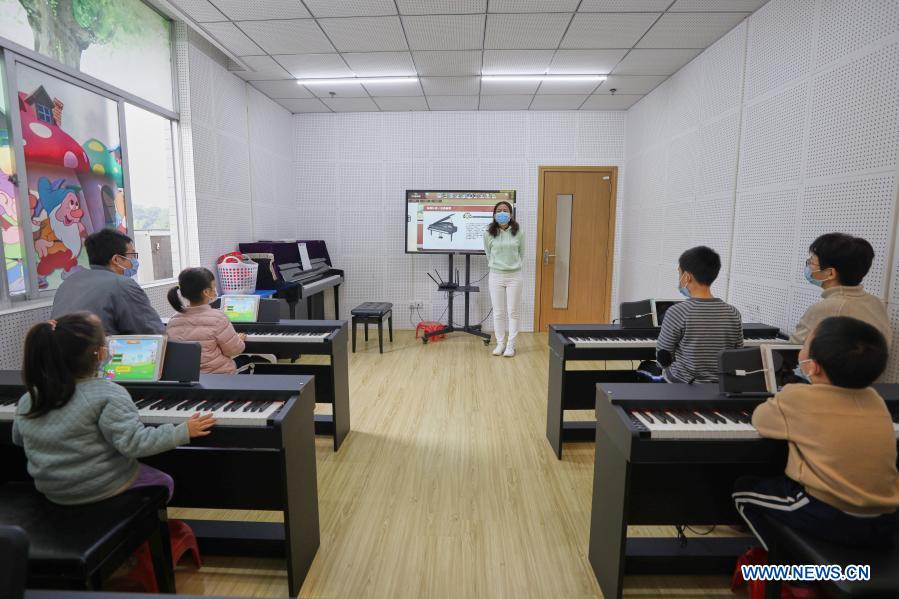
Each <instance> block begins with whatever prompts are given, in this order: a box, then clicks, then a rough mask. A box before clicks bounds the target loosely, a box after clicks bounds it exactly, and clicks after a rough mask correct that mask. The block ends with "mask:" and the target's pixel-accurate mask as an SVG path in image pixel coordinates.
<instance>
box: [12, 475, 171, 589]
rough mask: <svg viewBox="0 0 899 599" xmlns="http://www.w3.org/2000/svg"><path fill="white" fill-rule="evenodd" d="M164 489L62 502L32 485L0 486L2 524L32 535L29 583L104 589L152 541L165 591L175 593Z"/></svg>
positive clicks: (158, 576)
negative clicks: (93, 500) (87, 501)
mask: <svg viewBox="0 0 899 599" xmlns="http://www.w3.org/2000/svg"><path fill="white" fill-rule="evenodd" d="M167 499H168V490H167V489H166V488H165V487H144V488H141V489H135V490H133V491H126V492H125V493H122V494H120V495H116V496H115V497H110V498H109V499H105V500H103V501H100V502H97V503H90V504H85V505H72V506H66V505H57V504H55V503H53V502H51V501H50V500H48V499H47V498H45V497H44V496H43V495H42V494H41V493H40V492H38V491H37V490H36V489H35V488H34V485H33V484H31V483H6V484H4V485H0V525H15V526H19V527H21V528H22V530H24V532H25V535H26V536H27V537H28V541H29V547H28V587H29V588H39V589H40V588H43V589H46V588H56V589H82V590H84V589H86V590H100V587H101V585H102V584H103V581H104V580H106V579H107V578H109V577H110V576H111V575H112V574H113V573H114V572H115V570H116V569H117V568H118V567H119V566H120V565H121V564H122V563H124V562H125V560H126V559H128V557H129V556H130V555H132V554H133V553H134V551H135V550H136V549H137V548H138V547H140V546H141V545H142V544H143V543H144V542H146V541H149V544H150V555H151V557H152V560H153V570H154V572H155V575H156V584H157V585H158V587H159V590H160V592H163V593H174V592H175V574H174V571H173V570H172V557H171V546H170V544H169V533H168V522H167V518H166V511H165V505H166V500H167Z"/></svg>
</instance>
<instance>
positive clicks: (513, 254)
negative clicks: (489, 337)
mask: <svg viewBox="0 0 899 599" xmlns="http://www.w3.org/2000/svg"><path fill="white" fill-rule="evenodd" d="M484 252H485V253H486V254H487V266H488V267H489V268H490V301H491V302H492V303H493V331H494V333H495V334H496V349H494V350H493V355H494V356H505V357H507V358H511V357H512V356H514V355H515V338H516V337H517V336H518V318H519V316H520V312H521V259H522V257H523V256H524V239H523V235H522V233H521V230H520V227H519V225H518V222H517V221H516V220H515V218H514V217H513V216H512V204H510V203H509V202H499V203H498V204H497V205H496V206H494V207H493V222H491V223H490V226H489V227H488V228H487V231H486V233H484ZM507 334H508V337H507Z"/></svg>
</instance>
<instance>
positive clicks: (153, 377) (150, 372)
mask: <svg viewBox="0 0 899 599" xmlns="http://www.w3.org/2000/svg"><path fill="white" fill-rule="evenodd" d="M165 341H166V338H165V337H164V336H162V335H118V336H112V337H109V339H108V347H109V361H108V362H107V363H106V366H105V368H104V374H105V376H106V378H108V379H110V380H113V381H158V380H159V378H160V376H161V375H162V362H163V359H164V357H165Z"/></svg>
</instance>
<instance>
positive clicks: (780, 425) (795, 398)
mask: <svg viewBox="0 0 899 599" xmlns="http://www.w3.org/2000/svg"><path fill="white" fill-rule="evenodd" d="M887 356H888V349H887V344H886V340H885V339H884V337H883V335H882V334H881V333H880V331H878V330H877V329H876V328H875V327H873V326H871V325H870V324H868V323H866V322H863V321H861V320H858V319H856V318H849V317H847V316H838V317H830V318H825V319H824V320H822V321H821V323H820V324H819V325H818V327H817V328H816V329H815V330H814V332H813V333H812V335H811V336H809V338H808V339H806V341H805V345H804V346H803V348H802V351H801V352H800V353H799V359H800V362H799V367H800V368H801V369H802V370H803V372H804V373H805V374H806V375H807V376H808V377H809V380H810V381H811V384H810V385H786V386H785V387H784V388H783V390H782V391H780V392H779V393H778V394H777V395H775V396H774V397H773V398H771V399H769V400H768V401H766V402H765V403H763V404H761V405H760V406H758V407H757V408H756V409H755V412H754V413H753V415H752V424H753V426H755V428H756V429H757V430H758V432H759V434H761V435H762V436H763V437H770V438H773V439H785V440H786V441H788V445H789V458H788V459H787V468H786V474H785V476H779V477H776V478H771V479H762V478H759V477H743V478H741V479H739V480H737V482H736V484H735V486H734V494H733V497H734V503H735V504H736V507H737V511H738V512H740V515H741V516H742V517H743V518H744V519H745V520H746V522H747V523H748V524H749V526H750V527H751V528H752V531H753V532H754V533H755V535H756V537H758V539H759V541H761V543H762V545H765V537H766V534H767V528H766V522H765V520H764V519H763V518H761V517H760V516H761V515H762V514H766V515H768V516H770V517H772V518H774V519H776V520H778V521H780V522H783V523H785V524H788V525H789V526H791V527H793V528H796V529H797V530H801V531H803V532H806V533H808V534H811V535H815V536H817V537H820V538H823V539H826V540H830V541H833V542H837V543H840V544H844V545H857V546H861V545H864V546H877V545H879V544H882V543H886V542H887V541H888V540H889V538H890V537H891V535H892V534H893V533H894V531H895V530H896V527H897V524H899V518H897V514H896V508H897V507H899V473H897V471H896V437H895V433H894V432H893V421H892V419H891V417H890V413H889V411H888V410H887V406H886V403H884V401H883V398H882V397H880V395H878V393H877V391H875V390H874V389H873V388H871V387H870V385H871V383H873V382H874V381H875V380H877V378H878V377H879V376H880V375H881V374H882V373H883V371H884V369H885V368H886V365H887ZM765 548H766V549H767V545H765Z"/></svg>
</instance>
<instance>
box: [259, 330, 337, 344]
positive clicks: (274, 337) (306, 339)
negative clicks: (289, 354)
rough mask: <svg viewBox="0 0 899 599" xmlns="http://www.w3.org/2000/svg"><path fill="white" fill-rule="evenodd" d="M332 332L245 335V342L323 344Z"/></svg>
mask: <svg viewBox="0 0 899 599" xmlns="http://www.w3.org/2000/svg"><path fill="white" fill-rule="evenodd" d="M332 332H333V331H328V332H326V333H315V332H302V331H297V332H292V333H247V341H255V342H266V343H324V342H325V341H326V340H327V339H328V336H329V335H330V334H331V333H332Z"/></svg>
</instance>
